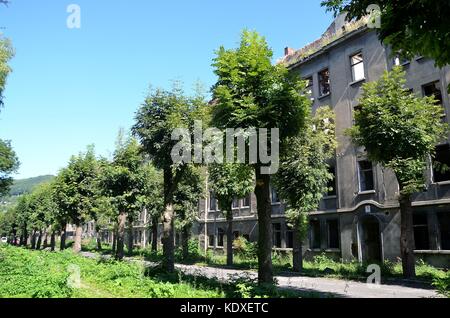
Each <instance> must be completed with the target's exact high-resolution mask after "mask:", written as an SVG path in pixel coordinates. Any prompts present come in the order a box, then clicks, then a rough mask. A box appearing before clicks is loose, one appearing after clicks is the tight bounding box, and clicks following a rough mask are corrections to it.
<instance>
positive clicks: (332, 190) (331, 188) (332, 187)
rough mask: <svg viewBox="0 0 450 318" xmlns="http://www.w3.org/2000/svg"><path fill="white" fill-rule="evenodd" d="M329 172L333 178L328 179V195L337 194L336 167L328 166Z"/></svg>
mask: <svg viewBox="0 0 450 318" xmlns="http://www.w3.org/2000/svg"><path fill="white" fill-rule="evenodd" d="M328 172H329V173H330V174H332V175H333V179H332V180H329V181H328V185H327V187H328V192H327V196H329V197H331V196H335V195H336V194H337V192H336V167H334V166H330V167H329V168H328Z"/></svg>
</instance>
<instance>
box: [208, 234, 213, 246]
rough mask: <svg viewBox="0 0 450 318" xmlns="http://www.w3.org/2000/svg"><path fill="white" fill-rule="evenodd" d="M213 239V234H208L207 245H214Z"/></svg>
mask: <svg viewBox="0 0 450 318" xmlns="http://www.w3.org/2000/svg"><path fill="white" fill-rule="evenodd" d="M214 239H215V237H214V235H210V236H209V242H208V246H210V247H214Z"/></svg>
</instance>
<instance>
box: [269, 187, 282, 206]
mask: <svg viewBox="0 0 450 318" xmlns="http://www.w3.org/2000/svg"><path fill="white" fill-rule="evenodd" d="M270 191H271V197H272V203H274V204H276V203H280V199H279V198H278V193H277V190H275V188H274V187H272V186H271V187H270Z"/></svg>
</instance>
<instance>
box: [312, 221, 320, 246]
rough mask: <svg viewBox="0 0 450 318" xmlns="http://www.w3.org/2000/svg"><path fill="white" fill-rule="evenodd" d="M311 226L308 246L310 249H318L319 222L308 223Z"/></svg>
mask: <svg viewBox="0 0 450 318" xmlns="http://www.w3.org/2000/svg"><path fill="white" fill-rule="evenodd" d="M310 226H311V237H310V245H311V248H312V249H320V221H319V220H312V221H311V222H310Z"/></svg>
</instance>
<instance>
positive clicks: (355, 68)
mask: <svg viewBox="0 0 450 318" xmlns="http://www.w3.org/2000/svg"><path fill="white" fill-rule="evenodd" d="M350 65H351V68H352V78H353V82H357V81H360V80H363V79H364V78H365V75H364V59H363V55H362V53H361V52H360V53H358V54H355V55H353V56H351V57H350Z"/></svg>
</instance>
